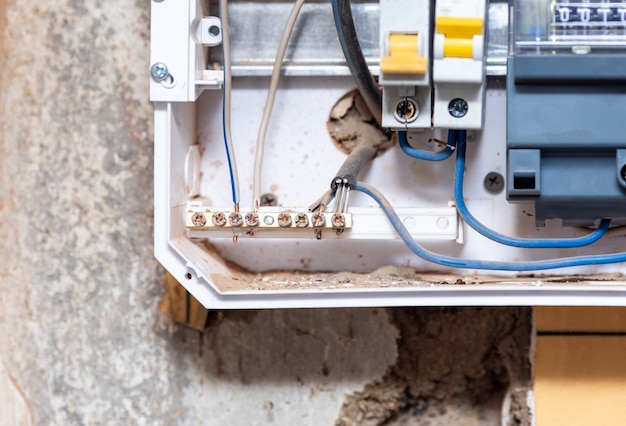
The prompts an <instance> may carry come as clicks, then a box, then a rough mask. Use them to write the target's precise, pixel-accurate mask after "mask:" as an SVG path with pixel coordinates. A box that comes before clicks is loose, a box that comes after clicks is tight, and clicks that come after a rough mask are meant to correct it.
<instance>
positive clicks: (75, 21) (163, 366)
mask: <svg viewBox="0 0 626 426" xmlns="http://www.w3.org/2000/svg"><path fill="white" fill-rule="evenodd" d="M148 34H149V2H148V1H135V2H130V1H125V0H117V1H108V2H105V1H98V0H93V1H78V0H50V1H47V2H38V1H35V0H28V1H26V0H22V1H19V2H18V1H17V0H0V54H1V56H0V61H1V62H0V65H1V66H0V81H2V84H1V85H0V241H1V243H0V244H1V245H0V362H1V363H2V364H3V366H4V367H5V368H6V370H7V371H8V373H9V374H10V378H11V382H12V384H13V385H15V387H16V388H17V389H18V390H17V391H18V393H20V394H21V395H23V396H24V398H25V399H26V406H27V407H29V408H30V410H31V414H32V417H33V420H34V423H35V424H89V425H91V424H124V423H126V424H150V425H153V424H209V425H254V424H268V423H269V424H277V425H293V424H303V425H306V424H312V425H325V424H326V425H330V424H333V423H334V422H335V421H336V420H337V419H338V416H339V414H340V411H341V407H342V404H343V402H344V396H346V395H360V393H359V392H361V391H363V390H364V389H366V390H367V389H371V388H372V386H373V387H375V386H376V383H378V382H377V381H378V380H379V379H381V378H383V377H384V376H385V373H386V372H387V376H386V377H388V376H389V372H392V371H394V368H396V367H393V365H394V363H396V362H397V359H398V353H399V351H398V347H397V344H396V338H398V337H399V334H400V330H402V333H404V334H406V333H407V327H408V328H409V329H410V328H411V326H407V325H406V324H404V325H402V326H400V325H399V324H394V322H393V321H390V318H391V319H393V318H394V316H393V315H388V312H387V311H385V310H381V309H352V310H294V311H263V312H256V313H242V312H231V313H224V314H218V313H214V314H212V316H211V324H210V327H209V329H208V330H207V331H206V333H205V334H204V335H201V334H199V333H197V332H194V331H191V330H189V329H185V328H182V327H179V326H176V325H173V324H172V323H171V322H170V321H169V320H168V318H167V317H164V316H163V315H162V314H160V313H159V311H158V305H159V302H160V299H161V297H162V294H163V284H162V282H163V274H162V270H161V268H160V267H159V266H158V265H157V263H156V262H155V261H154V260H153V257H152V146H151V144H152V129H151V127H152V116H151V114H152V108H151V105H150V104H149V102H148V84H147V79H146V74H147V70H148V52H149V45H148ZM469 316H470V317H471V315H469ZM442 321H443V322H442V324H441V326H442V327H444V328H445V327H446V322H445V321H446V320H445V319H444V320H442ZM415 327H418V326H417V325H416V326H415ZM408 332H409V334H411V330H409V331H408ZM415 333H416V334H418V331H417V330H416V331H415ZM487 352H489V351H487ZM402 353H404V354H407V353H411V350H410V349H406V348H405V349H403V351H402ZM383 382H384V380H383ZM367 384H370V385H368V386H369V387H366V385H367ZM348 401H349V400H348ZM2 409H3V407H2V401H0V410H2ZM346 409H348V410H349V409H350V406H349V404H348V405H347V406H346V407H344V411H341V412H343V413H344V414H345V410H346ZM1 417H2V416H0V418H1ZM382 421H383V420H382V419H381V422H382ZM1 426H4V425H1Z"/></svg>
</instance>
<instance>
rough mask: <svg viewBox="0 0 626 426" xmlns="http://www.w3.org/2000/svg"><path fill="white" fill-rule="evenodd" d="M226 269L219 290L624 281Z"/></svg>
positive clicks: (392, 269)
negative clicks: (228, 270) (261, 271)
mask: <svg viewBox="0 0 626 426" xmlns="http://www.w3.org/2000/svg"><path fill="white" fill-rule="evenodd" d="M229 268H230V270H231V271H232V274H230V275H224V274H212V275H211V278H212V279H213V282H214V283H215V285H216V286H217V287H219V288H220V290H222V291H243V290H261V291H263V290H267V291H271V290H312V289H316V290H326V289H350V288H355V289H357V288H408V287H436V286H450V285H455V286H464V285H499V284H502V285H508V286H535V287H540V286H542V285H544V284H546V285H547V284H549V285H559V284H562V285H572V284H581V285H589V284H594V283H611V282H614V283H620V282H622V281H623V280H624V277H623V274H622V273H619V272H616V273H605V274H596V275H543V274H528V275H517V276H500V275H482V274H481V275H478V274H467V275H459V274H445V273H442V272H428V271H419V270H416V269H413V268H409V267H403V266H393V265H387V266H382V267H380V268H378V269H376V270H375V271H372V272H370V273H355V272H310V271H271V272H263V273H255V272H251V271H246V270H245V269H243V268H241V267H240V266H235V265H232V264H229Z"/></svg>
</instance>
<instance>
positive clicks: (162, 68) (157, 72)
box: [150, 62, 170, 83]
mask: <svg viewBox="0 0 626 426" xmlns="http://www.w3.org/2000/svg"><path fill="white" fill-rule="evenodd" d="M150 75H151V76H152V79H153V80H154V81H156V82H157V83H160V82H162V81H165V80H167V78H168V77H169V76H170V71H169V69H168V68H167V65H165V64H164V63H163V62H157V63H155V64H153V65H152V66H151V67H150Z"/></svg>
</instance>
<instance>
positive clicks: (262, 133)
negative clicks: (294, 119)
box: [252, 0, 305, 210]
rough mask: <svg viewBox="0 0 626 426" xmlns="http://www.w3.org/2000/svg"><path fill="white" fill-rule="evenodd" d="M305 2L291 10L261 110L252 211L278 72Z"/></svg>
mask: <svg viewBox="0 0 626 426" xmlns="http://www.w3.org/2000/svg"><path fill="white" fill-rule="evenodd" d="M304 1H305V0H297V1H296V3H295V4H294V5H293V8H292V9H291V13H290V14H289V18H288V19H287V24H286V25H285V30H284V31H283V36H282V38H281V40H280V44H279V46H278V51H277V53H276V60H275V61H274V69H273V70H272V78H271V80H270V88H269V90H268V92H267V100H266V101H265V108H264V109H263V118H262V119H261V125H260V127H259V134H258V136H257V145H256V156H255V158H254V178H253V184H252V185H253V187H252V199H253V201H254V209H255V210H256V209H258V207H259V202H260V198H261V171H262V168H263V153H264V151H265V138H266V135H267V127H268V126H269V122H270V117H271V116H272V109H273V108H274V100H275V99H276V92H277V90H278V81H279V79H280V72H281V68H282V64H283V59H284V58H285V52H286V51H287V45H288V44H289V38H290V37H291V33H292V32H293V27H294V25H295V24H296V19H297V18H298V14H299V13H300V10H301V9H302V5H303V4H304Z"/></svg>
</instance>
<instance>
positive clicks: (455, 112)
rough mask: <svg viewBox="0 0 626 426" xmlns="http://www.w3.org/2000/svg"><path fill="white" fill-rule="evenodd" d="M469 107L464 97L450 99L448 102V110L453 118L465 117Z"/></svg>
mask: <svg viewBox="0 0 626 426" xmlns="http://www.w3.org/2000/svg"><path fill="white" fill-rule="evenodd" d="M468 109H469V105H467V101H466V100H465V99H461V98H456V99H452V100H451V101H450V103H449V104H448V112H449V113H450V115H451V116H452V117H454V118H461V117H465V114H467V110H468Z"/></svg>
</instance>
